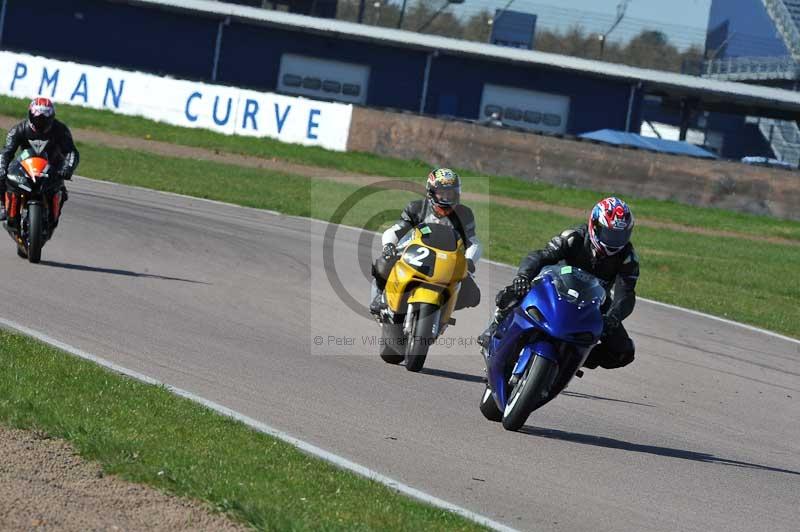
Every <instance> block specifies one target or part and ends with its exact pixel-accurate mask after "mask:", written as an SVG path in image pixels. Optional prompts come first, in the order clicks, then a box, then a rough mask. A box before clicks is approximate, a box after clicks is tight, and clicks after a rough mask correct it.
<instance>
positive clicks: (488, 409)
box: [480, 385, 503, 421]
mask: <svg viewBox="0 0 800 532" xmlns="http://www.w3.org/2000/svg"><path fill="white" fill-rule="evenodd" d="M480 409H481V414H483V417H485V418H486V419H488V420H489V421H500V420H501V419H503V411H502V410H500V409H499V408H498V407H497V403H496V402H495V400H494V397H493V396H492V389H491V388H489V386H488V385H487V386H486V389H485V390H484V391H483V395H482V396H481V406H480Z"/></svg>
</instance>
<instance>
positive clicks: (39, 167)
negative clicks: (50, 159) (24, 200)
mask: <svg viewBox="0 0 800 532" xmlns="http://www.w3.org/2000/svg"><path fill="white" fill-rule="evenodd" d="M20 164H21V165H22V168H24V169H25V171H26V172H28V175H29V176H31V179H33V180H36V178H37V177H39V176H40V175H42V174H43V173H44V172H46V171H47V166H48V164H47V159H45V158H44V157H31V158H30V159H25V160H24V161H22V162H21V163H20Z"/></svg>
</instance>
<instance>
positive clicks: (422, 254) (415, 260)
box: [408, 247, 431, 268]
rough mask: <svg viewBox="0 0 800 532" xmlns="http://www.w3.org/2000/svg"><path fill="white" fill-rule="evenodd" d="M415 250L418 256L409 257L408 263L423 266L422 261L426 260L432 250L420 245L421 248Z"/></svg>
mask: <svg viewBox="0 0 800 532" xmlns="http://www.w3.org/2000/svg"><path fill="white" fill-rule="evenodd" d="M414 251H416V252H417V256H416V257H409V258H408V263H409V264H411V265H412V266H416V267H418V268H421V267H422V261H423V260H425V259H426V258H427V257H428V255H430V254H431V250H430V249H428V248H423V247H419V248H417V249H415V250H414Z"/></svg>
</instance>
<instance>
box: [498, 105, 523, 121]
mask: <svg viewBox="0 0 800 532" xmlns="http://www.w3.org/2000/svg"><path fill="white" fill-rule="evenodd" d="M503 116H504V117H505V118H506V120H522V111H520V110H519V109H515V108H513V107H506V108H505V110H504V111H503Z"/></svg>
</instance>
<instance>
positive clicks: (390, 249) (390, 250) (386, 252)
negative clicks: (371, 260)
mask: <svg viewBox="0 0 800 532" xmlns="http://www.w3.org/2000/svg"><path fill="white" fill-rule="evenodd" d="M395 255H397V246H395V245H394V244H391V243H390V244H386V245H385V246H383V251H382V252H381V256H382V257H383V258H384V259H385V260H390V259H391V258H392V257H394V256H395Z"/></svg>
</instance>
